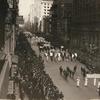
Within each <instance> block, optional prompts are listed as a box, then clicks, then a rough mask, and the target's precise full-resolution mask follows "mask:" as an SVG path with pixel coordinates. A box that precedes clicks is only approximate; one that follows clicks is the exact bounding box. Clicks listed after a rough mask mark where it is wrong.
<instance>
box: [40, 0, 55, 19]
mask: <svg viewBox="0 0 100 100" xmlns="http://www.w3.org/2000/svg"><path fill="white" fill-rule="evenodd" d="M52 4H53V0H42V1H41V18H43V17H46V16H49V15H50V9H51V7H52Z"/></svg>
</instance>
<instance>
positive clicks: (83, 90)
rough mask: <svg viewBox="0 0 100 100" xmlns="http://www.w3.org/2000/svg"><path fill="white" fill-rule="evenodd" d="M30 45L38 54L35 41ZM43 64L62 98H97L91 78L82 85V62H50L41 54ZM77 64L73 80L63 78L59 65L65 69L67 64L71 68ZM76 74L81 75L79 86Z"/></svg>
mask: <svg viewBox="0 0 100 100" xmlns="http://www.w3.org/2000/svg"><path fill="white" fill-rule="evenodd" d="M33 44H34V45H32V48H33V50H35V52H36V54H37V55H39V50H38V47H37V46H36V44H35V43H33ZM43 55H44V54H43V53H42V57H43V59H44V64H45V70H46V72H47V73H48V74H49V75H50V77H51V78H52V80H53V82H54V84H55V85H56V86H57V87H58V88H59V90H60V91H62V92H63V94H64V100H92V99H95V100H98V99H99V96H98V92H97V87H94V86H93V79H91V80H90V79H89V82H88V86H87V87H85V86H84V80H83V77H82V76H81V70H80V68H81V66H84V65H83V64H81V63H79V62H78V61H73V62H71V61H68V62H66V61H62V62H58V63H55V62H51V61H50V60H49V61H48V62H47V61H46V60H45V58H44V56H43ZM75 65H77V66H78V70H77V72H76V74H75V78H74V80H73V79H71V78H68V81H67V80H65V79H64V77H63V76H61V75H60V73H59V66H62V67H63V69H65V68H66V67H67V66H68V67H70V68H71V69H73V66H75ZM77 76H80V77H81V81H80V87H77V86H76V78H77Z"/></svg>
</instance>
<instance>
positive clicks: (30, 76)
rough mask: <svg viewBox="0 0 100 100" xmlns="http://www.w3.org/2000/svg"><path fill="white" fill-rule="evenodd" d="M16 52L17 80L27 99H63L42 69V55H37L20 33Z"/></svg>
mask: <svg viewBox="0 0 100 100" xmlns="http://www.w3.org/2000/svg"><path fill="white" fill-rule="evenodd" d="M16 54H17V55H18V58H19V59H18V74H17V78H18V80H17V82H18V83H19V84H20V85H19V86H20V87H21V89H22V91H24V92H25V94H27V95H28V97H29V100H32V99H33V98H35V99H36V100H63V97H64V96H63V93H62V92H60V91H59V90H58V88H57V87H56V86H55V85H54V84H53V81H52V79H51V78H50V76H49V75H48V74H47V73H46V72H45V71H44V63H43V60H42V57H41V56H39V57H37V56H36V54H35V52H34V51H33V50H32V48H31V46H30V44H29V43H28V41H27V38H26V37H25V35H24V34H22V33H20V34H19V36H18V38H17V44H16Z"/></svg>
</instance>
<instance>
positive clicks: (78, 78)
mask: <svg viewBox="0 0 100 100" xmlns="http://www.w3.org/2000/svg"><path fill="white" fill-rule="evenodd" d="M77 87H80V77H79V76H78V77H77Z"/></svg>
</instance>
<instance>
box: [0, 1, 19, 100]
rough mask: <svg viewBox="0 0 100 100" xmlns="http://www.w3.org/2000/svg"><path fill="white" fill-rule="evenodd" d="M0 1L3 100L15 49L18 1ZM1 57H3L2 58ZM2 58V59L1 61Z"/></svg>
mask: <svg viewBox="0 0 100 100" xmlns="http://www.w3.org/2000/svg"><path fill="white" fill-rule="evenodd" d="M12 1H14V2H13V3H12V2H10V1H8V0H0V8H1V9H0V16H1V17H0V22H2V23H3V26H2V24H0V30H2V31H0V38H1V36H3V39H0V41H1V40H3V44H2V45H3V47H4V48H3V50H2V51H1V52H0V60H4V61H5V63H4V65H2V66H3V68H2V70H1V73H0V99H5V98H6V96H7V90H8V81H9V69H10V67H11V66H12V55H14V49H15V33H16V16H18V5H17V4H18V0H12ZM1 55H3V56H4V57H2V56H1ZM1 58H2V59H1Z"/></svg>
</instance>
